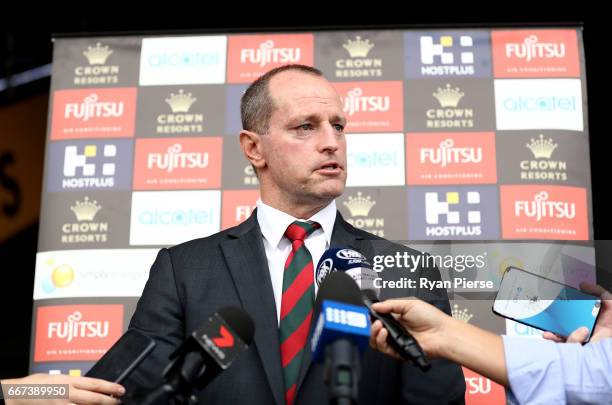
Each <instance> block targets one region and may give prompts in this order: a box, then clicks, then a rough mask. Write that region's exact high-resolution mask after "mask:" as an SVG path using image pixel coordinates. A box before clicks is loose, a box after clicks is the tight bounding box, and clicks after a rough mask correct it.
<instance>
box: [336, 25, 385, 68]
mask: <svg viewBox="0 0 612 405" xmlns="http://www.w3.org/2000/svg"><path fill="white" fill-rule="evenodd" d="M342 47H343V48H344V49H345V50H346V52H347V53H348V55H349V58H339V59H336V77H338V78H359V77H381V76H382V67H383V62H382V59H379V58H368V54H369V53H370V51H371V50H372V48H374V44H373V43H371V42H370V40H369V39H361V37H360V36H359V35H357V36H356V37H355V39H354V40H352V39H349V40H348V41H347V42H345V43H344V44H342Z"/></svg>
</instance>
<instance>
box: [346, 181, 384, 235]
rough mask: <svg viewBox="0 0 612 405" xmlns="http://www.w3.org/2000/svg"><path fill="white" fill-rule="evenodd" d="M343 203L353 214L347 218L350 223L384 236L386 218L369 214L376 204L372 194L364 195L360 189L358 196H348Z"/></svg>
mask: <svg viewBox="0 0 612 405" xmlns="http://www.w3.org/2000/svg"><path fill="white" fill-rule="evenodd" d="M343 205H344V206H346V208H348V210H349V212H350V215H351V218H347V222H348V223H350V224H351V225H353V226H354V227H356V228H359V229H363V230H366V231H368V232H370V233H373V234H375V235H378V236H381V237H382V236H384V234H385V219H384V218H380V217H378V218H375V217H370V216H369V215H370V211H371V210H372V208H373V207H374V206H375V205H376V201H372V197H371V196H369V195H368V196H363V195H362V193H361V191H358V192H357V195H356V196H348V199H347V201H344V202H343Z"/></svg>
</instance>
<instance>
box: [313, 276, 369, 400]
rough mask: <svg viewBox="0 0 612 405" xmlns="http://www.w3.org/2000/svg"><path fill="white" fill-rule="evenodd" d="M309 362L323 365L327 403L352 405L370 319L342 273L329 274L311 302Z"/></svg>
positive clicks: (355, 289) (352, 287)
mask: <svg viewBox="0 0 612 405" xmlns="http://www.w3.org/2000/svg"><path fill="white" fill-rule="evenodd" d="M315 313H316V314H318V317H317V318H316V319H317V321H316V323H315V327H314V329H313V332H312V337H311V348H312V359H313V361H315V362H324V364H325V371H324V380H325V385H326V386H327V388H328V395H329V399H330V403H331V404H335V405H343V404H349V405H350V404H356V403H357V396H358V384H357V383H358V381H359V375H360V373H359V369H360V366H359V361H360V356H361V354H362V353H363V352H364V351H365V349H366V347H367V346H368V341H369V337H370V317H369V316H368V310H367V309H366V308H365V307H364V306H363V303H362V302H361V297H360V293H359V289H358V287H357V286H356V285H355V282H354V281H353V280H352V279H351V278H350V277H349V276H347V275H346V274H344V273H341V272H340V273H333V274H330V275H329V276H328V277H327V278H326V279H325V281H324V282H323V283H322V285H321V288H320V289H319V292H318V294H317V300H316V302H315Z"/></svg>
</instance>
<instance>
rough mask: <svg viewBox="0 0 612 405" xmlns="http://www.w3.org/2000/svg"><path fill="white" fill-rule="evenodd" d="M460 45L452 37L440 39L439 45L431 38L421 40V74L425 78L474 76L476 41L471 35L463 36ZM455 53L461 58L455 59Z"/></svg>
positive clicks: (425, 37) (446, 36)
mask: <svg viewBox="0 0 612 405" xmlns="http://www.w3.org/2000/svg"><path fill="white" fill-rule="evenodd" d="M458 42H459V43H458V44H457V43H455V41H454V38H453V37H452V36H450V35H445V36H442V37H440V41H439V42H438V43H435V42H434V38H433V37H431V36H423V37H421V39H420V48H421V63H422V64H423V65H424V66H421V74H422V75H424V76H441V75H455V76H466V75H473V74H474V53H473V52H472V48H473V47H474V41H473V39H472V37H471V36H469V35H461V36H460V37H459V41H458ZM455 52H458V53H459V58H458V60H457V58H455Z"/></svg>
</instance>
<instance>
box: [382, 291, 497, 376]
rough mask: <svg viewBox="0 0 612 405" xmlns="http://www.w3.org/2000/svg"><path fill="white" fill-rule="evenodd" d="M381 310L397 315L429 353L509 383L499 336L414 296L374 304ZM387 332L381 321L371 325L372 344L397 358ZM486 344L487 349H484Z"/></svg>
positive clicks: (434, 356)
mask: <svg viewBox="0 0 612 405" xmlns="http://www.w3.org/2000/svg"><path fill="white" fill-rule="evenodd" d="M374 308H375V309H376V311H379V312H382V313H388V312H393V313H396V314H401V315H400V318H399V319H400V322H401V323H402V325H403V326H404V327H406V328H407V329H408V330H410V332H411V333H412V334H413V336H414V337H415V339H416V340H417V341H418V342H419V344H420V345H421V347H422V348H423V350H425V352H426V353H427V355H428V356H431V357H433V358H445V359H448V360H451V361H453V362H455V363H459V364H462V365H465V366H466V367H468V368H470V369H472V370H474V371H476V372H477V373H480V374H483V375H486V376H487V377H489V378H491V379H492V380H494V381H495V382H498V383H500V384H502V385H504V386H508V374H507V372H506V362H505V356H504V347H503V342H502V338H501V337H500V336H497V335H495V334H493V333H490V332H487V331H485V330H482V329H479V328H477V327H475V326H472V325H470V324H466V323H464V322H461V321H457V320H455V319H453V318H452V317H450V316H448V315H447V314H445V313H443V312H442V311H440V310H439V309H437V308H435V307H433V306H432V305H429V304H427V303H426V302H423V301H420V300H416V299H403V300H389V301H385V302H381V303H379V304H376V305H375V306H374ZM386 339H387V331H386V330H385V329H383V328H382V324H381V323H380V322H375V323H374V324H373V325H372V338H371V340H370V343H371V345H372V346H373V347H374V348H377V349H378V350H381V351H382V352H384V353H386V354H389V355H391V356H394V357H396V358H399V356H398V355H397V354H396V353H395V352H394V351H393V349H391V348H390V347H389V346H388V345H387V342H386ZM484 347H486V348H487V349H486V350H483V348H484Z"/></svg>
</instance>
